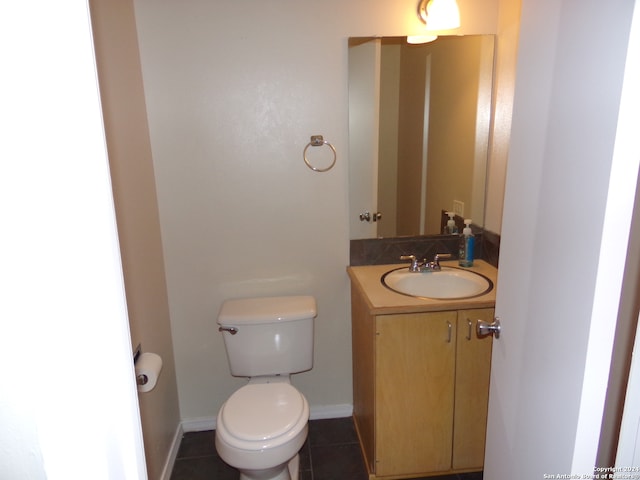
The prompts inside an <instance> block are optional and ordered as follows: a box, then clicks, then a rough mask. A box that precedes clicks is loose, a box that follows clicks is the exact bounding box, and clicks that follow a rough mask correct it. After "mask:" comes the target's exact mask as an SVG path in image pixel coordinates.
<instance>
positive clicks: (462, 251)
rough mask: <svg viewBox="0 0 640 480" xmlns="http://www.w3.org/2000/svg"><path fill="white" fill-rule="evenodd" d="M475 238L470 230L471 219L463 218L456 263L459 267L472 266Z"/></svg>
mask: <svg viewBox="0 0 640 480" xmlns="http://www.w3.org/2000/svg"><path fill="white" fill-rule="evenodd" d="M475 240H476V239H475V237H474V235H473V232H472V231H471V220H470V219H465V221H464V228H463V229H462V235H460V244H459V249H458V265H460V266H461V267H473V249H474V247H475Z"/></svg>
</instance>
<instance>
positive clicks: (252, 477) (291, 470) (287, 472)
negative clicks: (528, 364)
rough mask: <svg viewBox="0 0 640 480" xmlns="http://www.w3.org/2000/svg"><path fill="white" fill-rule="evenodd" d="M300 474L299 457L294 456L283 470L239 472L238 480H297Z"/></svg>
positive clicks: (297, 455)
mask: <svg viewBox="0 0 640 480" xmlns="http://www.w3.org/2000/svg"><path fill="white" fill-rule="evenodd" d="M299 474H300V455H299V454H296V456H295V457H293V458H292V459H291V460H289V463H288V464H287V467H286V468H284V469H281V467H279V468H272V469H269V470H252V471H245V472H242V471H241V472H240V480H298V478H299Z"/></svg>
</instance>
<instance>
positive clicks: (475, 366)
mask: <svg viewBox="0 0 640 480" xmlns="http://www.w3.org/2000/svg"><path fill="white" fill-rule="evenodd" d="M477 319H482V320H486V321H492V319H493V309H491V308H482V309H474V310H457V311H442V312H424V313H400V314H386V315H372V314H370V313H369V311H368V309H367V305H366V302H365V301H364V299H363V298H362V296H361V295H360V294H359V293H358V292H357V291H353V292H352V325H353V374H354V375H353V376H354V419H355V423H356V428H357V430H358V434H359V436H360V441H361V445H362V450H363V453H364V456H365V461H366V463H367V467H368V469H369V473H370V476H371V478H383V477H384V478H411V477H417V476H426V475H430V474H434V475H435V474H443V473H453V472H463V471H474V470H481V469H482V466H483V461H484V443H485V431H486V412H487V401H488V391H489V374H490V363H491V342H492V337H484V338H478V337H477V335H476V333H475V323H476V320H477ZM470 322H471V323H470Z"/></svg>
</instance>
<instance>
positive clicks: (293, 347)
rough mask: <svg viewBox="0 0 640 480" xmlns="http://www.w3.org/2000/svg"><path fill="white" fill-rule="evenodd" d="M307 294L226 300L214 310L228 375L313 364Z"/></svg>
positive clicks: (312, 313) (312, 305)
mask: <svg viewBox="0 0 640 480" xmlns="http://www.w3.org/2000/svg"><path fill="white" fill-rule="evenodd" d="M316 315H317V307H316V300H315V298H314V297H311V296H292V297H263V298H244V299H236V300H227V301H225V302H224V303H223V304H222V307H221V308H220V313H219V314H218V325H220V331H221V332H222V333H223V338H224V344H225V348H226V350H227V358H228V359H229V366H230V368H231V375H233V376H236V377H258V376H263V375H287V374H290V373H298V372H304V371H306V370H310V369H311V368H312V367H313V319H314V318H315V317H316Z"/></svg>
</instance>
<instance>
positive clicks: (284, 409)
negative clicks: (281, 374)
mask: <svg viewBox="0 0 640 480" xmlns="http://www.w3.org/2000/svg"><path fill="white" fill-rule="evenodd" d="M308 420H309V404H308V402H307V400H306V399H305V398H304V396H303V395H302V394H301V393H300V392H299V391H298V390H297V389H296V388H295V387H293V386H292V385H291V384H289V383H260V384H248V385H245V386H244V387H241V388H240V389H238V390H236V391H235V392H234V393H233V394H232V395H231V396H230V397H229V399H228V400H227V401H226V402H225V404H224V405H223V406H222V408H221V409H220V413H219V415H218V425H217V432H218V434H219V435H220V437H221V438H222V439H223V440H224V441H225V442H226V443H227V444H229V445H230V446H233V447H236V448H240V449H243V450H262V449H266V448H273V447H276V446H279V445H282V444H284V443H286V442H288V441H289V440H290V439H292V438H294V437H295V436H296V435H298V434H299V433H300V432H301V430H302V429H303V428H304V427H305V426H306V425H307V421H308Z"/></svg>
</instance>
